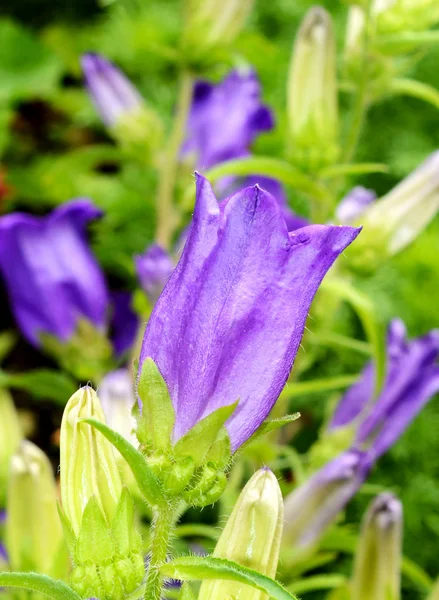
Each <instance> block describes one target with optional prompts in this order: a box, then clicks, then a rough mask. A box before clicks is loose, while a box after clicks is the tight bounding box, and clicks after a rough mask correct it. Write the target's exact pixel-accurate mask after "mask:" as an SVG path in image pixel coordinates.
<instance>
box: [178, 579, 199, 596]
mask: <svg viewBox="0 0 439 600" xmlns="http://www.w3.org/2000/svg"><path fill="white" fill-rule="evenodd" d="M178 600H197V599H196V596H195V594H194V592H193V591H192V589H191V587H190V585H189V584H188V583H183V585H182V586H181V592H180V595H179V596H178Z"/></svg>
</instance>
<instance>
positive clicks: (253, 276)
mask: <svg viewBox="0 0 439 600" xmlns="http://www.w3.org/2000/svg"><path fill="white" fill-rule="evenodd" d="M359 231H360V230H359V229H355V228H352V227H333V226H323V225H313V226H310V227H304V228H302V229H299V230H297V231H296V232H293V233H290V234H289V233H288V230H287V227H286V225H285V221H284V219H283V217H282V214H281V211H280V209H279V206H278V204H277V202H276V201H275V199H274V198H273V196H271V195H270V194H268V193H267V192H265V191H264V190H261V189H260V188H258V187H257V186H255V187H252V188H246V189H244V190H241V191H240V192H238V193H236V194H235V195H233V196H231V197H230V198H227V199H226V200H224V201H223V202H221V204H218V201H217V200H216V198H215V196H214V194H213V191H212V188H211V186H210V184H209V182H208V181H207V180H206V179H205V178H204V177H202V176H200V175H198V176H197V194H196V203H195V210H194V216H193V222H192V225H191V228H190V230H189V233H188V238H187V242H186V245H185V248H184V251H183V254H182V256H181V259H180V261H179V263H178V265H177V266H176V268H175V269H174V271H173V273H172V274H171V277H170V279H169V281H168V284H167V285H166V287H165V289H164V290H163V292H162V294H161V296H160V298H159V300H158V302H157V304H156V307H155V309H154V311H153V313H152V315H151V318H150V320H149V322H148V325H147V328H146V331H145V336H144V339H143V345H142V350H141V354H140V369H141V368H142V364H143V361H144V360H145V359H146V358H148V357H150V358H152V359H153V360H154V361H155V363H156V364H157V366H158V368H159V370H160V372H161V374H162V376H163V378H164V379H165V381H166V383H167V386H168V389H169V393H170V396H171V399H172V403H173V405H174V409H175V413H176V422H175V427H174V441H176V440H178V439H179V438H180V437H181V436H182V435H184V434H185V433H186V432H187V431H188V430H189V429H191V428H192V427H193V426H194V425H195V424H196V423H197V422H198V421H200V419H202V418H203V417H205V416H207V415H209V414H210V413H212V412H213V411H214V410H216V409H217V408H219V407H221V406H226V405H230V404H232V403H234V402H235V401H236V400H238V399H239V405H238V407H237V409H236V410H235V412H234V414H233V415H232V416H231V417H230V419H229V420H228V422H227V428H228V431H229V434H230V438H231V442H232V448H233V450H236V449H237V448H238V447H239V446H240V445H241V444H242V443H243V442H244V441H245V440H246V439H248V437H249V436H250V435H251V434H252V433H253V432H254V431H255V430H256V429H257V428H258V427H259V426H260V424H261V423H262V421H263V420H264V419H265V418H266V416H267V415H268V413H269V412H270V410H271V408H272V407H273V405H274V403H275V402H276V400H277V398H278V396H279V394H280V392H281V390H282V388H283V386H284V385H285V382H286V380H287V378H288V376H289V373H290V370H291V367H292V365H293V362H294V359H295V356H296V353H297V350H298V347H299V344H300V340H301V338H302V335H303V331H304V327H305V321H306V318H307V315H308V311H309V308H310V305H311V302H312V300H313V297H314V294H315V293H316V291H317V288H318V287H319V285H320V282H321V280H322V279H323V277H324V275H325V274H326V272H327V270H328V269H329V268H330V266H331V265H332V263H333V262H334V260H335V259H336V258H337V256H338V255H339V254H340V253H341V252H343V250H344V249H345V248H346V247H347V246H348V245H349V244H350V243H351V242H352V241H353V240H354V239H355V238H356V237H357V235H358V233H359Z"/></svg>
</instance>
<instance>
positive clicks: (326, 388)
mask: <svg viewBox="0 0 439 600" xmlns="http://www.w3.org/2000/svg"><path fill="white" fill-rule="evenodd" d="M357 379H358V375H340V376H338V377H325V378H324V379H313V380H312V381H295V382H293V383H287V384H286V386H285V387H284V389H283V392H282V393H283V394H286V395H287V396H288V397H290V398H293V397H297V396H304V395H306V394H317V393H321V392H332V391H333V390H342V389H344V388H347V387H350V386H351V385H352V384H354V383H355V382H356V381H357Z"/></svg>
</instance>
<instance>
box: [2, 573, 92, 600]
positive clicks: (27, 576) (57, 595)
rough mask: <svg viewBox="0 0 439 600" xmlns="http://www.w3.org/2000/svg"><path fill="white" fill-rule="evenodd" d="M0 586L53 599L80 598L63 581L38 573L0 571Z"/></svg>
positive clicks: (75, 599) (72, 599)
mask: <svg viewBox="0 0 439 600" xmlns="http://www.w3.org/2000/svg"><path fill="white" fill-rule="evenodd" d="M0 586H2V587H18V588H22V589H25V590H29V591H31V592H37V593H39V594H44V596H48V597H49V598H52V599H53V600H81V596H79V595H78V594H77V593H76V592H74V591H73V590H72V588H70V587H69V586H68V585H67V584H66V583H64V582H63V581H58V580H57V579H52V578H51V577H49V576H48V575H40V574H39V573H0Z"/></svg>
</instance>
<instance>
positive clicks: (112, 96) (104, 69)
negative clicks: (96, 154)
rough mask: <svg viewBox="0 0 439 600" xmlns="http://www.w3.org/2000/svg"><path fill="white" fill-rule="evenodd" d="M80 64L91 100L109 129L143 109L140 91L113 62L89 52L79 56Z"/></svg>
mask: <svg viewBox="0 0 439 600" xmlns="http://www.w3.org/2000/svg"><path fill="white" fill-rule="evenodd" d="M81 64H82V71H83V74H84V78H85V83H86V85H87V89H88V92H89V94H90V97H91V99H92V100H93V103H94V105H95V106H96V110H97V111H98V113H99V115H100V117H101V118H102V120H103V121H104V123H105V124H106V125H107V126H108V127H113V126H114V125H116V124H117V122H118V120H119V119H120V117H122V116H124V115H125V114H127V113H130V112H132V111H133V110H134V111H135V110H137V109H139V108H140V107H141V106H142V104H143V99H142V97H141V95H140V94H139V92H138V91H137V90H136V88H135V87H134V86H133V84H132V83H131V82H130V80H129V79H128V78H127V77H125V75H124V74H123V73H122V71H120V70H119V69H118V68H117V67H116V66H115V65H113V63H112V62H110V61H109V60H107V59H106V58H104V57H103V56H100V55H99V54H94V53H91V52H90V53H88V54H84V55H83V56H82V59H81Z"/></svg>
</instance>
